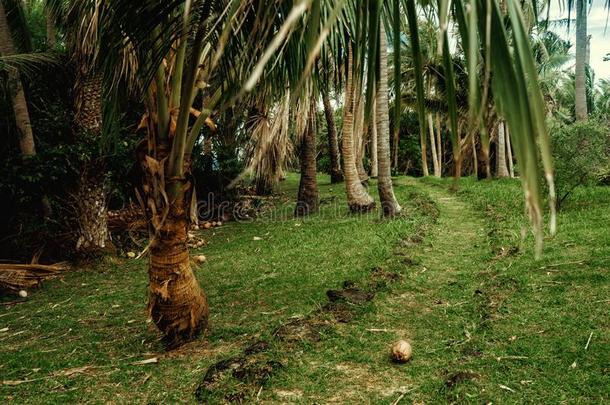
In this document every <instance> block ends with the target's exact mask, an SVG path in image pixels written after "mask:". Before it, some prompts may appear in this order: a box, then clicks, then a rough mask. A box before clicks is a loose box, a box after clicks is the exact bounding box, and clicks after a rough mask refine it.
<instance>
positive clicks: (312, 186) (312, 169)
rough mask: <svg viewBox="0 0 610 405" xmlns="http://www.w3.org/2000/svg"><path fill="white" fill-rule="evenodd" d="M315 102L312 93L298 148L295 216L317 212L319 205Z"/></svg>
mask: <svg viewBox="0 0 610 405" xmlns="http://www.w3.org/2000/svg"><path fill="white" fill-rule="evenodd" d="M316 103H317V98H316V97H314V96H313V94H312V95H311V96H310V100H309V111H308V112H307V122H306V124H305V129H304V131H303V134H302V135H301V145H300V148H299V149H300V150H299V160H300V163H301V181H300V184H299V195H298V198H297V205H296V208H295V210H294V214H295V216H298V217H302V216H306V215H309V214H312V213H315V212H317V211H318V209H319V205H320V197H319V194H318V182H317V171H316V132H317V129H316V127H317V125H316Z"/></svg>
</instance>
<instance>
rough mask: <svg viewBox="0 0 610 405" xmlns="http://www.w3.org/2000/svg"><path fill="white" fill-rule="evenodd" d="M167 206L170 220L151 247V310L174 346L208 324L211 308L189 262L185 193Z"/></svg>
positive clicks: (149, 303) (170, 345) (167, 338)
mask: <svg viewBox="0 0 610 405" xmlns="http://www.w3.org/2000/svg"><path fill="white" fill-rule="evenodd" d="M167 208H168V215H167V219H166V220H165V222H164V223H163V225H162V227H161V229H160V231H159V233H158V236H157V237H156V238H154V239H153V243H152V244H151V247H150V263H149V268H148V275H149V285H148V311H149V316H150V317H151V318H152V320H153V321H154V322H155V324H156V325H157V327H158V328H159V329H160V330H161V331H162V332H163V333H164V334H165V338H166V341H167V344H168V346H169V347H170V348H171V347H175V346H178V345H180V344H181V343H183V342H185V341H188V340H191V339H192V338H194V337H195V336H196V335H197V334H198V333H199V332H200V331H202V330H203V329H205V328H206V327H207V324H208V319H209V307H208V303H207V298H206V296H205V294H204V293H203V290H202V289H201V287H200V286H199V283H198V282H197V279H196V278H195V275H194V274H193V270H192V269H191V266H190V263H189V251H188V246H187V227H188V220H187V211H186V210H185V198H184V194H182V195H181V196H179V197H178V198H176V199H172V200H171V201H170V204H169V206H168V207H167Z"/></svg>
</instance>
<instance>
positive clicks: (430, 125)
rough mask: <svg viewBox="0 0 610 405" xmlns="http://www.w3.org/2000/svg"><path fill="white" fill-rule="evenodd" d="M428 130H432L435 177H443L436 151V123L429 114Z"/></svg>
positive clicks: (431, 143) (431, 139) (431, 142)
mask: <svg viewBox="0 0 610 405" xmlns="http://www.w3.org/2000/svg"><path fill="white" fill-rule="evenodd" d="M428 128H429V130H430V147H431V148H432V165H433V167H434V176H435V177H441V174H440V173H441V172H440V166H439V163H438V152H437V150H436V136H435V135H434V122H433V120H432V114H431V113H430V114H428Z"/></svg>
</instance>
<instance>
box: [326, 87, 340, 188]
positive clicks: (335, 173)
mask: <svg viewBox="0 0 610 405" xmlns="http://www.w3.org/2000/svg"><path fill="white" fill-rule="evenodd" d="M322 104H323V105H324V117H325V118H326V128H327V130H328V153H329V155H330V156H329V157H330V182H331V183H332V184H336V183H341V182H342V181H343V172H342V171H341V159H340V155H339V154H340V152H339V137H338V135H337V127H336V126H335V113H334V111H333V107H332V105H331V104H330V97H329V96H328V91H325V90H322Z"/></svg>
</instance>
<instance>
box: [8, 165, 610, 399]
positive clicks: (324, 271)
mask: <svg viewBox="0 0 610 405" xmlns="http://www.w3.org/2000/svg"><path fill="white" fill-rule="evenodd" d="M328 183H329V182H328V178H327V177H325V176H321V177H320V185H321V187H320V190H321V197H322V199H323V200H324V201H325V202H326V203H325V204H323V205H322V211H321V212H320V214H317V215H314V216H312V217H309V218H306V219H298V220H296V219H292V218H291V216H290V214H291V212H292V209H293V208H294V206H293V204H292V203H291V202H290V201H291V199H293V198H294V196H295V195H296V190H297V187H298V178H297V176H292V175H291V176H290V177H289V179H288V180H287V181H286V182H285V184H284V185H283V189H282V192H281V195H280V197H279V198H278V199H277V200H276V207H275V209H274V210H271V211H269V212H268V213H267V214H266V218H261V219H260V220H257V221H254V222H251V223H230V224H227V225H225V226H223V227H222V228H217V229H214V230H213V231H203V232H202V234H203V237H204V238H206V239H208V240H209V242H210V243H209V245H208V246H207V247H205V248H203V249H201V250H200V252H201V253H203V254H205V255H206V256H207V257H208V262H207V263H206V264H204V265H203V266H201V268H200V269H198V270H197V272H196V273H197V276H198V278H199V280H200V282H201V284H202V285H203V287H204V289H205V291H206V293H207V294H208V299H209V302H210V307H211V310H212V317H211V332H210V333H209V334H208V335H207V336H205V337H204V338H203V339H201V340H199V341H196V342H193V343H191V344H189V345H187V346H185V347H183V348H181V349H179V350H177V351H174V352H170V353H165V352H164V351H163V347H162V344H161V342H160V341H159V335H158V333H157V332H156V330H155V328H154V326H153V325H152V324H150V323H147V322H146V314H145V301H146V282H147V281H146V262H145V261H144V260H141V261H135V260H127V259H116V260H112V261H110V260H109V261H108V262H106V263H105V264H103V265H99V266H96V267H94V268H86V269H85V268H82V269H77V270H74V271H72V272H70V273H68V274H67V275H66V276H65V277H64V278H63V280H58V281H53V282H49V283H46V284H45V285H44V286H43V288H42V290H41V291H38V292H36V293H35V294H32V296H31V297H30V298H29V299H28V301H27V302H25V303H22V304H19V305H15V306H7V307H0V329H4V328H8V330H6V331H4V332H1V333H0V347H1V348H2V350H1V351H0V375H1V376H2V377H1V378H0V379H1V380H3V381H4V382H3V384H2V385H1V386H0V398H4V399H6V400H7V401H9V402H15V403H24V402H28V403H49V402H51V403H59V402H116V403H126V402H141V403H148V402H153V403H154V402H193V401H195V396H194V395H195V391H196V390H197V388H198V387H200V386H201V384H202V381H203V379H204V376H205V374H206V371H207V370H208V369H209V367H210V366H212V365H214V364H218V363H219V362H221V361H223V360H231V361H232V362H233V364H235V362H236V361H238V360H236V359H242V358H243V359H245V360H244V361H243V364H241V363H240V364H241V365H239V364H238V365H236V366H235V367H236V368H234V369H231V370H235V369H238V370H239V372H238V373H237V374H239V375H240V376H242V377H243V378H235V373H233V374H232V373H225V375H224V376H223V377H222V378H220V377H219V378H218V379H216V380H214V383H213V384H211V385H210V387H212V389H211V390H210V392H208V393H207V394H206V395H207V396H205V397H203V398H204V400H205V399H207V400H208V401H209V402H210V403H214V402H221V401H223V400H227V399H229V400H230V399H233V400H244V401H246V402H249V401H252V400H255V399H257V398H258V400H260V401H262V402H272V403H273V402H276V403H285V402H298V403H313V402H316V403H329V402H330V403H332V402H335V403H388V404H389V403H393V402H394V401H395V400H396V399H398V398H399V397H402V401H403V402H404V403H413V402H424V403H439V402H440V403H443V402H473V403H474V402H476V403H481V402H483V401H485V402H487V401H492V402H496V403H506V402H510V403H514V402H547V403H548V402H551V403H555V402H562V401H563V402H570V403H573V402H579V403H589V402H600V403H601V402H604V401H607V400H608V399H609V395H610V394H609V389H608V387H610V377H609V367H610V341H609V340H610V337H609V331H610V325H609V319H608V315H607V314H608V306H609V305H610V303H609V302H608V301H607V300H608V296H610V288H609V286H610V283H609V281H610V275H609V273H608V270H607V268H608V262H607V258H608V257H610V255H609V254H608V253H609V250H610V247H609V246H610V243H609V242H610V240H609V239H610V232H608V230H607V229H605V227H604V226H599V225H600V224H605V223H608V220H610V218H609V217H610V211H609V210H608V208H609V205H610V190H608V189H607V188H587V189H582V190H580V191H578V192H577V193H576V194H575V195H574V196H573V197H572V200H570V201H569V202H568V203H566V206H565V207H564V211H563V212H562V213H560V216H559V224H560V228H559V234H558V235H557V236H556V237H554V238H552V239H551V238H547V241H546V244H545V253H544V256H543V258H542V260H540V261H534V260H533V242H532V241H531V238H526V239H525V240H523V241H522V237H521V227H522V226H523V225H525V224H526V222H525V219H524V218H523V215H521V212H522V208H521V207H522V196H521V188H520V184H519V183H518V182H516V181H508V180H507V181H494V182H476V181H474V180H472V179H464V180H463V182H462V184H463V185H462V188H461V190H460V191H459V192H458V193H457V194H450V193H448V192H447V191H446V190H447V189H448V186H449V184H450V180H441V181H439V180H435V179H425V180H414V179H406V178H400V179H398V180H397V186H396V194H397V196H398V199H399V201H400V202H401V203H402V204H403V206H404V208H405V211H406V214H405V216H404V217H403V218H401V219H398V220H396V221H381V220H380V219H379V218H378V215H377V213H373V214H370V215H364V216H357V217H356V216H351V215H349V214H348V213H347V209H346V207H345V201H344V194H345V193H344V189H343V185H337V186H331V185H329V184H328ZM374 187H375V185H374V184H372V185H371V188H372V189H373V188H374ZM372 191H374V190H372ZM255 239H256V240H255ZM258 239H260V240H258ZM193 253H195V252H193ZM345 281H349V282H350V283H347V284H346V285H344V282H345ZM352 283H353V284H352ZM352 286H354V288H357V289H360V290H362V291H366V292H373V293H374V295H375V297H374V298H373V299H372V300H371V301H366V302H364V301H363V302H360V303H356V304H354V303H353V302H351V301H350V299H349V298H348V299H340V300H338V301H337V302H338V304H337V305H338V308H339V310H337V307H333V308H331V309H329V308H328V307H327V304H328V302H329V299H328V297H327V291H328V290H331V289H332V290H334V291H335V295H336V294H339V295H341V294H343V293H342V291H346V288H347V289H349V288H351V287H352ZM330 295H331V296H332V294H330ZM339 304H340V305H339ZM337 311H338V312H337ZM344 315H345V316H346V319H343V320H344V321H341V317H342V316H344ZM338 319H339V321H338ZM345 320H347V322H345ZM287 325H288V326H287ZM295 325H296V326H295ZM312 325H313V326H312ZM281 330H284V331H286V330H288V331H289V333H287V335H288V336H289V338H285V337H282V333H279V331H281ZM303 331H305V332H306V333H305V334H299V333H300V332H303ZM312 331H313V332H312ZM297 332H299V333H297ZM310 332H311V333H313V334H314V336H315V337H316V338H311V336H312V335H310V334H309V333H310ZM591 333H593V335H592V337H591V341H590V342H589V345H588V346H587V348H586V349H585V346H586V344H587V340H588V338H589V336H590V334H591ZM398 338H406V339H408V340H409V341H410V342H411V343H412V344H413V349H414V358H413V360H412V361H411V362H410V363H409V364H407V365H396V364H393V363H391V362H390V361H389V357H388V350H389V347H390V345H391V343H392V342H393V341H395V340H396V339H398ZM260 341H265V342H267V345H268V346H267V347H265V349H264V350H262V351H260V352H257V353H254V354H253V355H246V354H244V350H245V349H248V348H249V347H251V346H252V344H253V343H256V342H260ZM151 358H157V359H158V362H157V363H151V364H140V363H138V362H140V361H142V360H146V359H151ZM240 361H241V360H239V361H238V362H240ZM270 362H277V363H279V364H281V366H279V365H278V367H275V368H273V370H272V371H270V372H268V373H267V371H266V370H268V369H267V368H265V367H267V366H268V365H269V364H271V363H270ZM272 364H275V363H272ZM219 375H220V374H219ZM7 382H8V383H7ZM13 384H16V385H13Z"/></svg>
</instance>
